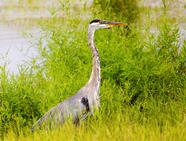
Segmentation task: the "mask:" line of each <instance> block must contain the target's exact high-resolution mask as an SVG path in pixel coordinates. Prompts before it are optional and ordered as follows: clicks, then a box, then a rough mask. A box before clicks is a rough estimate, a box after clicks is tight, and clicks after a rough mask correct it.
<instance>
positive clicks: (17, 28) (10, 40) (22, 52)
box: [0, 21, 41, 75]
mask: <svg viewBox="0 0 186 141" xmlns="http://www.w3.org/2000/svg"><path fill="white" fill-rule="evenodd" d="M25 28H26V25H25V24H16V23H15V22H13V21H11V22H8V21H6V22H0V65H1V66H2V65H4V64H5V63H6V64H8V67H7V71H9V72H10V73H12V72H14V74H15V75H17V74H19V71H18V67H17V66H19V65H20V64H23V63H24V61H30V60H31V58H32V57H35V56H36V55H37V54H38V53H37V51H36V48H34V47H33V46H32V44H31V42H34V38H36V37H38V36H40V35H41V33H40V32H39V29H38V28H36V27H32V29H30V30H27V31H26V32H28V33H30V34H32V35H33V37H34V38H30V37H24V36H23V33H24V32H25ZM31 46H32V47H31Z"/></svg>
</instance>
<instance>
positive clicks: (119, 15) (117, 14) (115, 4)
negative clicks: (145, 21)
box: [94, 0, 140, 23]
mask: <svg viewBox="0 0 186 141" xmlns="http://www.w3.org/2000/svg"><path fill="white" fill-rule="evenodd" d="M137 2H138V1H137V0H96V1H94V6H95V7H99V8H97V9H99V11H97V10H96V13H101V14H102V15H103V16H104V17H111V19H115V20H122V21H123V20H125V21H127V22H128V23H133V22H136V20H138V19H139V13H140V12H139V11H140V8H139V7H138V3H137ZM96 16H97V15H96Z"/></svg>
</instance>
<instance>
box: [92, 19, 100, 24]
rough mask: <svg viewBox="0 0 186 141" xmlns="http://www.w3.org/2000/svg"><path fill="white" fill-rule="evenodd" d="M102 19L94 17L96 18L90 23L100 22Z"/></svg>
mask: <svg viewBox="0 0 186 141" xmlns="http://www.w3.org/2000/svg"><path fill="white" fill-rule="evenodd" d="M100 21H101V20H99V19H94V20H92V21H91V22H90V24H91V23H98V22H100Z"/></svg>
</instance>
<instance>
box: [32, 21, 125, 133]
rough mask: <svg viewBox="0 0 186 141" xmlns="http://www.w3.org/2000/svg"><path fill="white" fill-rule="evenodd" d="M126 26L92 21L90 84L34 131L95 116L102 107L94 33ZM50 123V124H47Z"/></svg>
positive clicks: (50, 112)
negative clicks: (69, 119) (95, 111)
mask: <svg viewBox="0 0 186 141" xmlns="http://www.w3.org/2000/svg"><path fill="white" fill-rule="evenodd" d="M121 25H125V24H124V23H120V22H108V21H104V20H99V19H95V20H92V21H91V22H90V24H89V26H88V45H89V47H90V49H91V51H92V72H91V76H90V79H89V81H88V83H87V84H86V85H85V86H84V87H83V88H81V89H80V90H79V91H78V92H77V93H76V94H75V95H73V96H72V97H70V98H68V99H66V100H64V101H63V102H61V103H59V104H58V105H56V106H54V107H53V108H51V109H50V110H49V111H48V112H47V113H45V114H44V115H43V116H42V117H41V118H40V119H39V120H38V121H37V122H36V123H35V124H34V125H33V126H32V127H31V130H32V131H34V130H35V129H36V128H37V127H39V128H40V127H42V126H44V125H48V124H49V125H50V128H53V127H55V126H58V125H63V123H64V122H65V120H66V118H69V117H72V119H73V123H74V124H78V123H79V120H80V119H85V118H87V116H88V114H89V113H90V115H93V113H94V108H98V107H99V105H100V100H99V91H100V81H101V77H100V71H101V69H100V58H99V53H98V50H97V48H96V46H95V44H94V33H95V30H96V29H99V28H110V27H112V26H121ZM47 123H48V124H47Z"/></svg>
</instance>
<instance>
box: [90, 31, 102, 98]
mask: <svg viewBox="0 0 186 141" xmlns="http://www.w3.org/2000/svg"><path fill="white" fill-rule="evenodd" d="M94 32H95V31H94V30H93V31H92V30H90V29H88V44H89V47H90V49H91V51H92V72H91V76H90V79H89V82H88V84H89V85H91V86H92V87H94V88H96V95H98V94H99V88H100V81H101V78H100V72H101V68H100V59H99V53H98V50H97V48H96V46H95V44H94Z"/></svg>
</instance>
